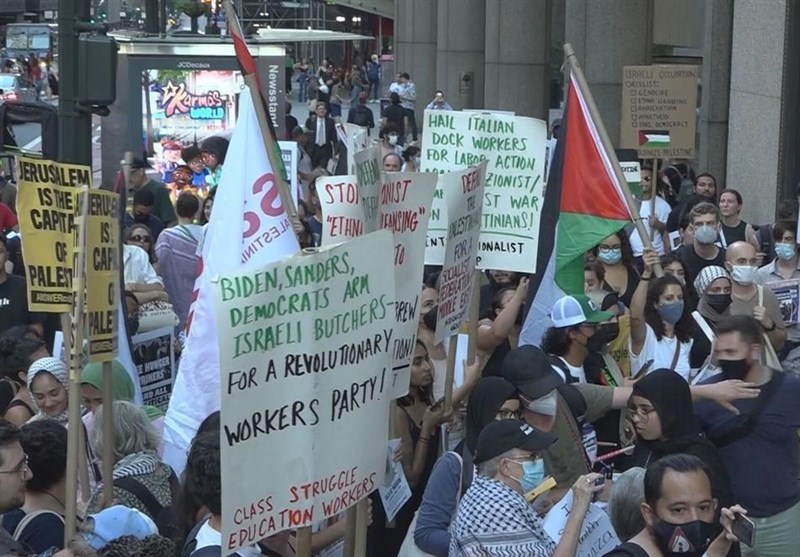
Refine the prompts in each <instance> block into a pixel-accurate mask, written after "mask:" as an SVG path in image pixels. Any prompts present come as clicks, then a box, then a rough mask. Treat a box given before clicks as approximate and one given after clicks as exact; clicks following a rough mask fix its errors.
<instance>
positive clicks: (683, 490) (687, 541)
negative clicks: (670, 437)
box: [604, 454, 754, 557]
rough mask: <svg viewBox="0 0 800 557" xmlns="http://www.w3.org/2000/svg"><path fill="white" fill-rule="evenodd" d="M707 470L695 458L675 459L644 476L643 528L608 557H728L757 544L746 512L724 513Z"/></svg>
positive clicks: (737, 508) (736, 509)
mask: <svg viewBox="0 0 800 557" xmlns="http://www.w3.org/2000/svg"><path fill="white" fill-rule="evenodd" d="M710 477H711V476H710V474H709V470H708V467H707V466H706V465H705V464H704V463H703V461H702V460H700V459H699V458H697V457H696V456H692V455H687V454H672V455H669V456H666V457H664V458H662V459H660V460H658V461H657V462H656V463H655V464H653V465H651V466H650V467H649V468H648V469H647V472H645V475H644V502H643V503H642V505H641V513H642V518H644V522H645V527H644V529H643V530H642V531H641V532H639V533H638V534H636V535H635V536H634V537H633V538H631V539H630V540H629V541H627V542H625V543H623V544H622V545H620V546H618V547H617V548H615V549H613V550H612V551H610V552H609V553H606V554H605V556H604V557H725V556H726V555H728V552H729V551H730V549H731V546H732V545H733V543H734V542H735V541H736V540H737V537H736V534H738V535H740V536H742V537H743V538H746V539H745V541H747V542H752V535H750V534H749V533H747V532H750V533H752V532H753V531H754V530H753V529H750V530H748V529H747V528H742V526H741V525H742V524H743V523H746V524H748V525H752V522H750V521H748V520H747V516H746V515H747V511H746V510H745V509H743V508H742V507H740V506H738V505H734V506H732V507H730V508H720V507H719V505H718V501H717V499H715V498H714V496H713V495H712V492H711V479H710Z"/></svg>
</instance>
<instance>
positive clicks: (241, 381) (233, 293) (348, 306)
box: [214, 231, 395, 555]
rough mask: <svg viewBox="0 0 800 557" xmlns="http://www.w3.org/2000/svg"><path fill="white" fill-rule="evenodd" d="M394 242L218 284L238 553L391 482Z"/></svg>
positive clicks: (366, 244)
mask: <svg viewBox="0 0 800 557" xmlns="http://www.w3.org/2000/svg"><path fill="white" fill-rule="evenodd" d="M392 245H393V243H392V236H391V234H390V233H389V232H388V231H378V232H374V233H372V234H368V235H366V236H363V237H361V238H357V239H355V240H352V241H350V242H346V243H343V244H339V245H336V246H331V247H329V248H321V249H320V250H318V251H316V252H315V253H312V254H307V255H296V256H293V257H289V258H286V259H283V260H281V261H279V262H276V263H272V264H270V265H268V266H266V267H264V268H262V269H260V270H249V271H244V272H240V273H237V274H235V275H230V276H223V277H221V278H219V280H217V281H216V283H215V284H214V307H215V309H216V311H215V313H216V315H217V330H218V333H219V334H218V338H219V342H220V345H219V349H220V370H221V373H222V376H221V381H220V383H221V385H220V386H221V395H222V415H221V420H222V425H221V433H220V434H221V453H222V471H223V472H222V517H223V519H222V520H223V522H222V546H223V553H225V554H226V555H227V554H228V553H231V552H233V551H235V550H237V549H238V548H240V547H243V546H247V545H250V544H253V543H255V542H256V541H258V540H260V539H263V538H265V537H267V536H270V535H272V534H274V533H276V532H280V531H283V530H286V529H289V528H299V527H303V526H310V525H311V524H313V523H315V522H319V521H321V520H323V519H325V518H327V517H331V516H334V515H336V514H338V513H340V512H341V511H343V510H345V509H346V508H348V507H350V506H352V505H354V504H355V503H356V502H358V501H359V500H361V499H363V498H365V497H366V496H367V495H369V493H371V492H372V491H373V490H375V489H376V488H377V487H378V486H379V485H381V483H382V482H383V477H384V474H385V469H386V426H387V423H388V419H389V405H390V396H389V394H390V393H389V386H390V385H389V381H390V379H391V369H392V362H393V358H392V353H391V350H392V340H393V337H394V326H395V317H394V313H393V307H394V302H395V301H394V275H393V274H392V273H387V272H386V269H387V268H390V267H391V265H392ZM265 471H268V473H266V474H265ZM254 486H257V487H258V489H254Z"/></svg>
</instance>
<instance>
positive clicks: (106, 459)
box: [95, 362, 114, 507]
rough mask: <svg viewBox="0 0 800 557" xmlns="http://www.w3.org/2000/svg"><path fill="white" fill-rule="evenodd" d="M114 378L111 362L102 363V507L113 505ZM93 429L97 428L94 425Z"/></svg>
mask: <svg viewBox="0 0 800 557" xmlns="http://www.w3.org/2000/svg"><path fill="white" fill-rule="evenodd" d="M113 381H114V376H113V375H112V374H111V362H103V455H102V458H103V501H104V502H103V505H104V506H105V507H110V506H112V505H113V504H114V483H113V482H111V481H109V480H110V479H111V478H112V476H113V473H114V422H113V419H112V418H113V417H114V414H113V412H114V405H113V404H112V403H111V402H112V400H113V398H114V395H113V392H114V389H113ZM95 427H97V426H96V425H95Z"/></svg>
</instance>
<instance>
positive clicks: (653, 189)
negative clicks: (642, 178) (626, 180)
mask: <svg viewBox="0 0 800 557" xmlns="http://www.w3.org/2000/svg"><path fill="white" fill-rule="evenodd" d="M650 173H651V174H652V177H651V178H650V193H651V195H652V197H651V198H650V216H651V217H655V214H656V196H657V195H658V159H653V170H651V171H650ZM655 237H656V229H655V228H653V227H652V226H651V227H650V242H652V241H653V239H654V238H655Z"/></svg>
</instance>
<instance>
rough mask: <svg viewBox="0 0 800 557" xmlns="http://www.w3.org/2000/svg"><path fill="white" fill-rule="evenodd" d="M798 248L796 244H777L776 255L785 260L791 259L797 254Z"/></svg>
mask: <svg viewBox="0 0 800 557" xmlns="http://www.w3.org/2000/svg"><path fill="white" fill-rule="evenodd" d="M796 253H797V252H796V250H795V247H794V244H784V243H780V244H775V255H777V256H778V259H783V260H784V261H788V260H790V259H791V258H792V257H794V256H795V254H796Z"/></svg>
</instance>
